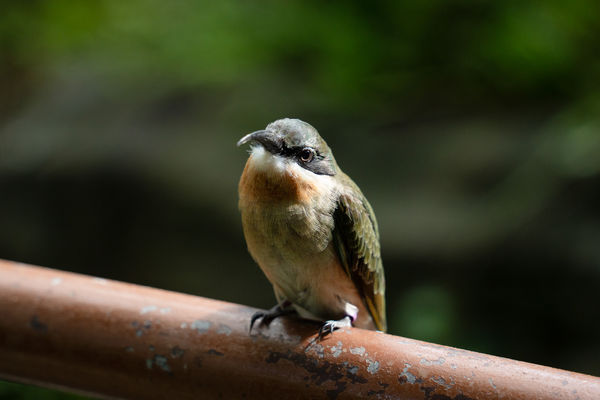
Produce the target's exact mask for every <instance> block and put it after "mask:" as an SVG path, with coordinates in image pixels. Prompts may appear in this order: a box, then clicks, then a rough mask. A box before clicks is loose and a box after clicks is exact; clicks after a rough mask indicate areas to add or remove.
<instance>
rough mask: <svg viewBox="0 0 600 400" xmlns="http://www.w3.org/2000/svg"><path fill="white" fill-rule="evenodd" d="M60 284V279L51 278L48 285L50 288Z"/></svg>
mask: <svg viewBox="0 0 600 400" xmlns="http://www.w3.org/2000/svg"><path fill="white" fill-rule="evenodd" d="M61 283H62V278H52V280H51V281H50V284H51V285H52V286H58V285H60V284H61Z"/></svg>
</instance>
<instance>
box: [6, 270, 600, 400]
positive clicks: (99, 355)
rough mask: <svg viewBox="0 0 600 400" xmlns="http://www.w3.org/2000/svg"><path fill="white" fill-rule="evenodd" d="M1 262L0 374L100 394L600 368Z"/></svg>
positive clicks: (455, 395)
mask: <svg viewBox="0 0 600 400" xmlns="http://www.w3.org/2000/svg"><path fill="white" fill-rule="evenodd" d="M255 311H256V310H255V309H253V308H250V307H245V306H241V305H237V304H230V303H225V302H222V301H216V300H210V299H205V298H201V297H195V296H189V295H184V294H180V293H172V292H167V291H164V290H159V289H152V288H148V287H142V286H136V285H131V284H126V283H121V282H114V281H109V280H105V279H101V278H93V277H89V276H84V275H78V274H72V273H67V272H62V271H57V270H52V269H46V268H39V267H32V266H27V265H23V264H19V263H13V262H7V261H0V377H2V378H4V379H9V380H14V381H19V382H26V383H32V384H36V385H40V386H47V387H53V388H60V389H63V390H66V391H71V392H79V393H85V394H88V395H91V396H96V397H103V398H125V399H198V398H203V399H204V398H206V399H210V398H260V399H281V398H311V399H318V398H330V399H335V398H339V399H346V398H348V399H350V398H368V397H369V396H372V397H373V398H398V399H438V400H442V399H454V400H459V399H462V400H466V399H500V398H502V399H539V400H545V399H563V400H568V399H573V400H575V399H579V400H586V399H588V400H592V399H593V400H598V399H600V378H596V377H592V376H588V375H583V374H577V373H573V372H567V371H562V370H558V369H553V368H548V367H542V366H538V365H533V364H528V363H524V362H519V361H513V360H508V359H504V358H499V357H493V356H488V355H485V354H478V353H474V352H470V351H465V350H459V349H454V348H450V347H445V346H438V345H434V344H429V343H424V342H419V341H416V340H410V339H406V338H401V337H397V336H391V335H386V334H383V333H377V332H372V331H364V330H360V329H345V330H342V331H336V332H335V333H334V334H333V335H330V336H328V337H327V338H325V339H324V340H322V341H321V342H315V341H314V338H315V332H316V330H317V326H316V325H314V324H312V323H310V322H301V321H299V320H296V319H293V318H281V319H278V320H275V321H273V322H272V323H271V324H270V326H268V327H266V326H260V327H258V328H257V329H256V330H255V331H253V334H252V335H250V334H249V333H248V322H249V319H250V316H251V315H252V314H253V313H254V312H255Z"/></svg>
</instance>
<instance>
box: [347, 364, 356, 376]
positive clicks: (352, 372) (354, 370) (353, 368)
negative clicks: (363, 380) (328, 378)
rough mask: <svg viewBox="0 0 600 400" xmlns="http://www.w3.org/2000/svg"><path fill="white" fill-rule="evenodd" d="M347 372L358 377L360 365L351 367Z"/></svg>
mask: <svg viewBox="0 0 600 400" xmlns="http://www.w3.org/2000/svg"><path fill="white" fill-rule="evenodd" d="M346 371H348V372H350V373H351V374H352V375H356V374H357V372H358V365H351V366H348V368H346Z"/></svg>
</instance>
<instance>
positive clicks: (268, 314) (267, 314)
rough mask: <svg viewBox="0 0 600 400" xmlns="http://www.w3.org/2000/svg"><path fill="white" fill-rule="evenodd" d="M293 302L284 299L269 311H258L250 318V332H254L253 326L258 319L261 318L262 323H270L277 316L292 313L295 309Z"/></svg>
mask: <svg viewBox="0 0 600 400" xmlns="http://www.w3.org/2000/svg"><path fill="white" fill-rule="evenodd" d="M291 305H292V303H290V302H289V301H284V302H283V303H281V304H277V305H276V306H275V307H273V308H271V309H270V310H268V311H257V312H255V313H254V314H253V315H252V318H251V319H250V329H249V332H252V327H253V326H254V323H255V322H256V321H257V320H259V319H260V320H261V321H260V322H261V324H266V325H268V324H269V323H271V321H273V320H274V319H275V318H277V317H281V316H282V315H288V314H292V313H293V312H294V311H295V310H294V309H293V308H291V307H290V306H291Z"/></svg>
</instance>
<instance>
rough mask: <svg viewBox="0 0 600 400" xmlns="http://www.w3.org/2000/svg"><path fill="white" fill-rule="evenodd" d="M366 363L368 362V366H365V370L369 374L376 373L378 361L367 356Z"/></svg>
mask: <svg viewBox="0 0 600 400" xmlns="http://www.w3.org/2000/svg"><path fill="white" fill-rule="evenodd" d="M367 364H369V366H368V367H367V371H368V372H369V373H370V374H371V375H373V374H376V373H377V371H379V361H373V360H371V359H370V358H367Z"/></svg>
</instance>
